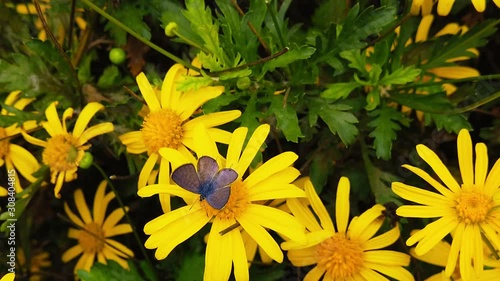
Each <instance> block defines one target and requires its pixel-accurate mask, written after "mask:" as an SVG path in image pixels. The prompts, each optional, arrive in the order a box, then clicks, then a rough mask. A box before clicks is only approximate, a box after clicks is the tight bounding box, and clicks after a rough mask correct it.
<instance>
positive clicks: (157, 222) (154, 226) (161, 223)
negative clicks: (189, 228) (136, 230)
mask: <svg viewBox="0 0 500 281" xmlns="http://www.w3.org/2000/svg"><path fill="white" fill-rule="evenodd" d="M141 190H142V189H141ZM200 210H201V207H200V205H195V206H193V207H192V208H191V206H184V207H180V208H178V209H175V210H172V211H171V212H169V213H166V214H163V215H161V216H159V217H157V218H155V219H153V220H151V221H149V222H148V223H146V225H144V233H146V234H153V233H155V232H158V231H160V230H162V228H164V227H166V226H169V224H171V223H172V222H174V221H176V220H178V219H181V218H184V219H186V220H191V214H195V215H194V216H197V215H198V214H197V213H199V212H200Z"/></svg>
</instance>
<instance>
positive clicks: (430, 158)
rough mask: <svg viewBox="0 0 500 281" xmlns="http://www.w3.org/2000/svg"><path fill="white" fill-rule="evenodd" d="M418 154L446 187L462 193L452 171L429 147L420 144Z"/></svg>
mask: <svg viewBox="0 0 500 281" xmlns="http://www.w3.org/2000/svg"><path fill="white" fill-rule="evenodd" d="M417 153H418V155H419V156H420V158H422V159H423V160H424V161H425V162H427V164H429V166H431V168H432V170H434V172H435V173H436V175H437V176H438V177H439V178H440V179H441V180H442V181H443V182H444V183H445V184H446V186H447V187H448V188H449V189H451V191H453V192H455V193H457V192H460V190H461V189H460V186H459V185H458V183H457V181H456V180H455V178H453V176H452V175H451V173H450V171H449V170H448V168H446V166H445V165H444V164H443V162H442V161H441V159H439V157H438V156H437V155H436V153H434V151H432V150H430V149H429V148H428V147H427V146H425V145H422V144H419V145H417Z"/></svg>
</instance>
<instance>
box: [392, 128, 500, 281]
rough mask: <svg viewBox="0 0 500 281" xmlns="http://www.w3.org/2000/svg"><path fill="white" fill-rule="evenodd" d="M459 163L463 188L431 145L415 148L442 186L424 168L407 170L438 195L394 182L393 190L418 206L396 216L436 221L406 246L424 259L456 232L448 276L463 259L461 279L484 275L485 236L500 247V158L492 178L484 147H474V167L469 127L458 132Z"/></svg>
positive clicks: (402, 207) (409, 167)
mask: <svg viewBox="0 0 500 281" xmlns="http://www.w3.org/2000/svg"><path fill="white" fill-rule="evenodd" d="M457 150H458V163H459V166H460V172H461V175H462V183H461V184H459V183H458V182H457V181H456V180H455V179H454V178H453V176H452V175H451V173H450V171H449V170H448V169H447V168H446V166H445V164H444V163H443V162H442V161H441V160H440V159H439V157H438V156H437V155H436V153H434V152H433V151H432V150H430V149H429V148H428V147H427V146H425V145H422V144H419V145H417V153H418V155H419V156H420V157H421V158H422V159H423V160H424V161H425V162H427V164H429V166H431V168H432V169H433V170H434V172H435V173H436V175H437V176H438V177H439V179H441V181H442V182H443V183H444V185H443V184H441V183H440V182H439V181H437V180H435V179H434V178H433V177H432V176H431V175H429V174H428V173H426V172H425V171H424V170H422V169H420V168H417V167H413V166H410V165H403V167H404V168H406V169H408V170H410V171H412V172H414V173H415V174H417V175H418V176H420V177H421V178H422V179H424V180H425V181H427V182H428V183H429V184H430V185H431V186H432V187H434V188H435V189H436V190H437V191H438V192H439V193H435V192H431V191H427V190H424V189H420V188H417V187H414V186H410V185H406V184H404V183H401V182H394V183H392V190H393V191H394V192H395V193H396V194H397V195H399V196H400V197H402V198H404V199H406V200H409V201H413V202H415V203H418V204H420V205H405V206H401V207H399V208H398V209H397V211H396V213H397V214H398V215H399V216H402V217H412V218H438V219H437V220H436V221H434V222H432V223H430V224H428V225H427V226H426V227H425V228H424V229H422V230H420V231H418V232H417V233H416V234H413V235H412V236H411V237H410V238H409V239H408V240H407V241H406V244H407V245H409V246H411V245H413V244H415V243H418V244H417V246H416V248H415V253H416V254H417V255H419V256H422V255H424V254H425V253H427V252H428V251H430V250H431V249H432V248H433V247H435V246H436V245H437V244H438V243H439V242H440V241H441V240H442V239H443V238H444V237H445V236H447V235H448V234H450V233H452V234H453V242H452V245H451V250H450V254H449V255H448V260H447V264H446V269H445V273H446V275H447V276H448V277H449V276H451V274H452V273H453V271H454V269H455V267H456V265H457V259H459V265H460V275H461V276H462V278H464V279H468V278H469V277H470V276H472V275H474V273H475V274H476V275H479V274H481V271H482V270H483V264H484V258H483V250H484V247H483V242H482V239H483V238H482V237H484V238H486V239H487V240H489V242H490V243H491V245H492V246H493V247H494V248H495V249H497V250H498V249H500V237H499V236H498V232H500V223H499V216H500V211H499V210H498V206H500V198H499V197H498V196H495V195H496V194H498V192H499V191H500V159H498V160H497V161H496V163H495V164H494V166H493V168H492V169H491V171H490V173H489V174H488V154H487V148H486V145H485V144H484V143H478V144H476V162H475V165H474V164H473V157H472V141H471V137H470V135H469V132H468V131H467V130H465V129H463V130H461V131H460V133H459V134H458V140H457Z"/></svg>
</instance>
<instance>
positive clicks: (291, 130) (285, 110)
mask: <svg viewBox="0 0 500 281" xmlns="http://www.w3.org/2000/svg"><path fill="white" fill-rule="evenodd" d="M269 112H271V113H274V115H275V116H276V120H277V122H278V124H277V128H278V129H279V130H281V131H282V132H283V135H285V138H286V139H287V140H288V141H292V142H295V143H296V142H298V141H299V138H301V137H303V136H304V135H303V134H302V131H301V130H300V127H299V119H298V118H297V112H296V111H295V110H294V109H293V107H292V106H291V105H289V104H285V105H283V96H281V95H276V96H273V97H272V101H271V106H270V107H269Z"/></svg>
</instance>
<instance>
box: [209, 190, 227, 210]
mask: <svg viewBox="0 0 500 281" xmlns="http://www.w3.org/2000/svg"><path fill="white" fill-rule="evenodd" d="M230 195H231V188H230V187H229V186H226V187H222V188H217V189H214V190H213V191H212V192H211V193H210V194H209V195H208V196H207V197H206V198H205V200H207V203H208V204H209V205H210V206H212V207H213V208H214V209H217V210H220V209H222V208H224V206H226V203H227V201H228V200H229V196H230Z"/></svg>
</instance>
